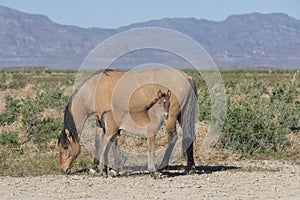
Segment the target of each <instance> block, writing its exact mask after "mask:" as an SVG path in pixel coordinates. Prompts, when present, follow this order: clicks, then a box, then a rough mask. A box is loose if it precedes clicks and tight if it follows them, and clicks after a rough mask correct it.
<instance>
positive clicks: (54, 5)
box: [0, 0, 300, 28]
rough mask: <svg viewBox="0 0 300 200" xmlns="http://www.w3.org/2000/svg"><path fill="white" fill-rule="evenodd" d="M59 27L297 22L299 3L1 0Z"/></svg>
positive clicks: (265, 0)
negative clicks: (242, 19) (249, 17)
mask: <svg viewBox="0 0 300 200" xmlns="http://www.w3.org/2000/svg"><path fill="white" fill-rule="evenodd" d="M0 5H3V6H7V7H11V8H14V9H17V10H20V11H24V12H28V13H35V14H43V15H47V16H48V17H49V18H50V19H52V20H53V21H55V22H57V23H60V24H69V25H78V26H82V27H92V26H93V27H103V28H116V27H119V26H124V25H129V24H131V23H135V22H142V21H147V20H150V19H160V18H164V17H170V18H172V17H195V18H198V19H202V18H204V19H209V20H214V21H221V20H224V19H226V18H227V17H228V16H229V15H231V14H243V13H251V12H261V13H273V12H283V13H286V14H288V15H290V16H292V17H295V18H297V19H300V0H207V1H203V0H181V1H180V0H172V1H170V0H150V1H149V0H148V1H146V0H144V1H143V0H119V1H117V0H107V1H102V0H0Z"/></svg>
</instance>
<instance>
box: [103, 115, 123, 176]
mask: <svg viewBox="0 0 300 200" xmlns="http://www.w3.org/2000/svg"><path fill="white" fill-rule="evenodd" d="M104 124H105V135H104V137H103V140H102V145H101V153H100V163H99V167H98V168H99V172H100V176H104V177H107V176H108V170H109V169H108V166H107V165H108V152H109V150H110V147H111V145H112V142H113V141H115V140H116V137H117V134H116V133H117V130H118V128H119V127H118V125H117V124H116V122H115V121H114V118H113V116H112V113H107V114H106V115H105V118H104Z"/></svg>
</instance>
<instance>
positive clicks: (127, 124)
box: [99, 90, 171, 178]
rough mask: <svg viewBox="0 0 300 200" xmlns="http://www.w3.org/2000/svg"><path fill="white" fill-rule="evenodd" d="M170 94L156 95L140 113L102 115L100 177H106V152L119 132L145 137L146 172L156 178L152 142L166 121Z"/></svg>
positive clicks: (160, 93)
mask: <svg viewBox="0 0 300 200" xmlns="http://www.w3.org/2000/svg"><path fill="white" fill-rule="evenodd" d="M170 96H171V92H170V90H168V92H167V93H162V92H161V91H160V90H159V91H158V93H157V98H156V99H154V100H153V101H152V102H151V103H150V104H149V105H148V106H146V107H145V109H144V110H142V111H140V112H134V113H133V112H128V111H120V110H115V111H108V112H106V113H104V114H103V115H102V119H101V123H102V127H103V128H104V132H105V135H104V138H103V142H102V146H101V150H100V164H99V171H100V175H102V176H104V177H107V175H108V167H107V164H108V152H109V149H110V146H111V144H112V142H113V141H116V139H117V138H116V137H117V133H118V132H119V131H120V130H125V131H126V132H129V133H132V134H135V135H140V136H144V137H145V136H146V137H147V145H148V170H149V172H150V175H151V176H152V177H153V178H157V177H158V175H159V173H158V172H157V171H156V168H155V162H154V157H155V154H154V150H155V149H154V148H155V145H154V141H155V135H156V134H157V132H158V131H159V129H160V128H161V126H162V124H163V122H164V120H166V119H168V112H169V107H170V101H169V100H170Z"/></svg>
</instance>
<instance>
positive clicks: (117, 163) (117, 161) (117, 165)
mask: <svg viewBox="0 0 300 200" xmlns="http://www.w3.org/2000/svg"><path fill="white" fill-rule="evenodd" d="M119 135H120V130H118V131H117V134H116V136H114V138H113V142H112V150H113V155H114V170H115V171H116V172H117V174H118V173H119V172H120V171H121V169H122V168H123V166H121V165H122V160H121V158H120V154H119V149H118V136H119Z"/></svg>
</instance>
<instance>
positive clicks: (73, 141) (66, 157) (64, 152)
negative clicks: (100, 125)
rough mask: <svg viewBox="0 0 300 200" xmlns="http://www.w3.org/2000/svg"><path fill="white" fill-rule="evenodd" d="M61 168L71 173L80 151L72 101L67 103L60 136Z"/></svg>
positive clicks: (64, 171)
mask: <svg viewBox="0 0 300 200" xmlns="http://www.w3.org/2000/svg"><path fill="white" fill-rule="evenodd" d="M58 150H59V169H60V170H61V171H62V172H63V173H69V172H70V171H71V167H72V165H73V162H74V160H75V159H76V157H77V156H78V154H79V153H80V143H79V136H78V134H77V130H76V127H75V122H74V118H73V115H72V113H71V111H70V103H69V104H68V105H67V107H66V110H65V115H64V129H63V130H62V132H61V134H60V136H59V138H58Z"/></svg>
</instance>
